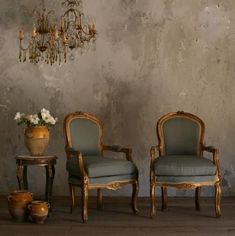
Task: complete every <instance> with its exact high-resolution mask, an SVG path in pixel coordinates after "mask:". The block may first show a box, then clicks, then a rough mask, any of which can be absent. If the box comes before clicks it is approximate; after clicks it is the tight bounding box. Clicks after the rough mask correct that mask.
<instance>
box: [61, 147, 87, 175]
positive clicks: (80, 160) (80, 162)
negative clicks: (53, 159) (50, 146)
mask: <svg viewBox="0 0 235 236" xmlns="http://www.w3.org/2000/svg"><path fill="white" fill-rule="evenodd" d="M65 151H66V154H67V158H68V159H69V158H71V157H76V158H77V163H78V166H79V169H80V172H81V176H82V177H86V176H87V173H86V171H85V167H84V163H83V157H82V153H81V152H79V151H76V150H74V149H73V148H70V147H65Z"/></svg>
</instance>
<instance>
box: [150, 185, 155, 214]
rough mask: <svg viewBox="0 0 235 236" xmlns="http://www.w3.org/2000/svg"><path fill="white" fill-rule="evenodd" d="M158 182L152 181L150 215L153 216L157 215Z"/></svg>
mask: <svg viewBox="0 0 235 236" xmlns="http://www.w3.org/2000/svg"><path fill="white" fill-rule="evenodd" d="M155 192H156V184H155V183H154V181H152V182H151V183H150V202H151V209H150V216H151V217H152V218H153V217H154V216H155V215H156V196H155Z"/></svg>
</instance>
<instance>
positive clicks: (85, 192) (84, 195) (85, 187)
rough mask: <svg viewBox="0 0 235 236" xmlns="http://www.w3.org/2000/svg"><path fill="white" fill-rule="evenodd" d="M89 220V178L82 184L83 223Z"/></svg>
mask: <svg viewBox="0 0 235 236" xmlns="http://www.w3.org/2000/svg"><path fill="white" fill-rule="evenodd" d="M87 220H88V178H86V177H85V178H84V179H83V183H82V221H83V223H85V222H86V221H87Z"/></svg>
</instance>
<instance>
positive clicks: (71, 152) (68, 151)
mask: <svg viewBox="0 0 235 236" xmlns="http://www.w3.org/2000/svg"><path fill="white" fill-rule="evenodd" d="M65 152H66V155H67V159H69V158H71V157H74V156H77V153H79V154H80V152H79V151H77V150H74V149H73V148H71V147H65Z"/></svg>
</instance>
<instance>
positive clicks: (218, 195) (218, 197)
mask: <svg viewBox="0 0 235 236" xmlns="http://www.w3.org/2000/svg"><path fill="white" fill-rule="evenodd" d="M220 205H221V187H220V183H219V182H218V183H216V184H215V214H216V217H217V218H219V217H220V216H221V210H220Z"/></svg>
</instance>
